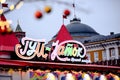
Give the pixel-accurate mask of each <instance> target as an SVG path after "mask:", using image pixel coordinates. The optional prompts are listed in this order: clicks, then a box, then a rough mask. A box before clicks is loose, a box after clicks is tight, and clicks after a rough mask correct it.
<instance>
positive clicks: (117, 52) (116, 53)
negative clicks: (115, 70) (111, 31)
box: [115, 46, 119, 59]
mask: <svg viewBox="0 0 120 80" xmlns="http://www.w3.org/2000/svg"><path fill="white" fill-rule="evenodd" d="M115 59H119V51H118V47H117V46H116V47H115Z"/></svg>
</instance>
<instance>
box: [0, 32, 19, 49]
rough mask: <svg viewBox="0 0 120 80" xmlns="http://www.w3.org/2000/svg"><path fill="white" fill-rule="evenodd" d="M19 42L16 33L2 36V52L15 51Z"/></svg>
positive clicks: (0, 39)
mask: <svg viewBox="0 0 120 80" xmlns="http://www.w3.org/2000/svg"><path fill="white" fill-rule="evenodd" d="M18 43H19V41H18V39H17V37H16V36H15V34H14V33H6V34H0V51H14V47H15V45H16V44H18Z"/></svg>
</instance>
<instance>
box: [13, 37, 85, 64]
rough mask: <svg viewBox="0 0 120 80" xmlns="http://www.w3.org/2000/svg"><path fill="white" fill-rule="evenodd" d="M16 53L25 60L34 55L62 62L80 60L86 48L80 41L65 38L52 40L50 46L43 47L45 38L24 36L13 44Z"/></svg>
mask: <svg viewBox="0 0 120 80" xmlns="http://www.w3.org/2000/svg"><path fill="white" fill-rule="evenodd" d="M15 52H16V55H17V56H18V57H19V58H21V59H25V60H31V59H33V58H34V57H36V56H37V57H38V58H45V59H48V58H49V60H52V61H55V60H56V59H57V60H58V61H63V62H81V61H82V58H84V57H85V55H86V49H85V47H84V45H83V44H82V43H81V42H78V41H75V40H66V41H63V42H61V43H59V40H58V41H56V42H53V44H52V46H51V47H45V40H43V39H42V40H35V39H31V38H27V37H24V38H22V40H21V43H20V44H16V46H15Z"/></svg>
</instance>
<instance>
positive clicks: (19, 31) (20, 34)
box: [15, 22, 26, 41]
mask: <svg viewBox="0 0 120 80" xmlns="http://www.w3.org/2000/svg"><path fill="white" fill-rule="evenodd" d="M15 35H16V37H17V38H18V40H19V41H20V40H21V38H23V37H25V36H26V35H25V32H23V31H22V29H21V27H20V24H19V22H18V24H17V27H16V30H15Z"/></svg>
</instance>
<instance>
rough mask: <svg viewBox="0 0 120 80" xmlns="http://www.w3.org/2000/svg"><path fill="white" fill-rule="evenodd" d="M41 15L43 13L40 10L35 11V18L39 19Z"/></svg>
mask: <svg viewBox="0 0 120 80" xmlns="http://www.w3.org/2000/svg"><path fill="white" fill-rule="evenodd" d="M42 16H43V14H42V12H41V11H40V10H38V11H36V12H35V18H37V19H40V18H42Z"/></svg>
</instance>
